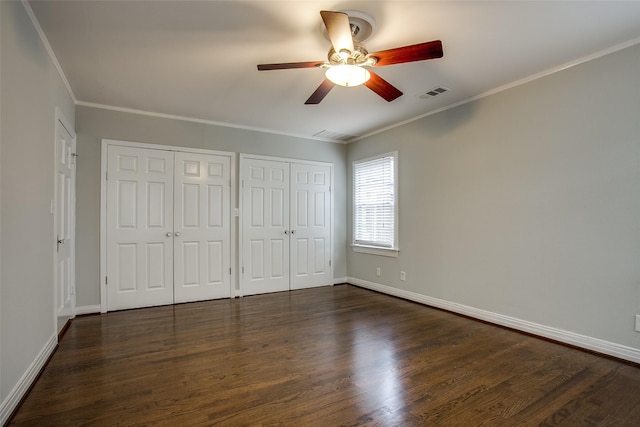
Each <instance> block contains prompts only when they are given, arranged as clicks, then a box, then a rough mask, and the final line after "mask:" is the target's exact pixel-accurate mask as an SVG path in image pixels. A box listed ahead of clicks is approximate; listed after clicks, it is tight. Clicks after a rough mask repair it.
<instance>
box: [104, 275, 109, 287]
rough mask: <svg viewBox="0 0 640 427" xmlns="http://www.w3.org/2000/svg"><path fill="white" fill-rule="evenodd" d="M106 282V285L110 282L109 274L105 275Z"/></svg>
mask: <svg viewBox="0 0 640 427" xmlns="http://www.w3.org/2000/svg"><path fill="white" fill-rule="evenodd" d="M104 284H105V285H108V284H109V276H104Z"/></svg>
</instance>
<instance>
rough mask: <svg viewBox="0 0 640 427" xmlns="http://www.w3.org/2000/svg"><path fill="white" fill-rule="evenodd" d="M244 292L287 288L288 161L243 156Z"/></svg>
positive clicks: (264, 291)
mask: <svg viewBox="0 0 640 427" xmlns="http://www.w3.org/2000/svg"><path fill="white" fill-rule="evenodd" d="M242 181H243V191H242V206H243V207H242V209H243V211H244V212H243V215H242V222H243V224H242V225H243V240H244V244H243V249H242V250H243V254H242V255H243V257H242V259H243V264H244V265H243V269H244V274H243V275H242V291H243V294H244V295H253V294H261V293H266V292H278V291H286V290H288V289H289V234H288V232H289V228H288V226H289V224H288V216H289V164H288V163H286V162H277V161H269V160H259V159H246V160H243V167H242Z"/></svg>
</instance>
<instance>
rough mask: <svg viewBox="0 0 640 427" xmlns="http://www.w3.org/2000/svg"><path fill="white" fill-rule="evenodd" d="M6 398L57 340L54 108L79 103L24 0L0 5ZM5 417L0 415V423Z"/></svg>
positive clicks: (0, 323) (69, 114)
mask: <svg viewBox="0 0 640 427" xmlns="http://www.w3.org/2000/svg"><path fill="white" fill-rule="evenodd" d="M0 8H1V13H0V15H1V25H0V29H1V31H2V35H1V36H0V39H1V43H2V45H1V49H0V51H1V60H0V66H1V68H2V69H1V72H0V75H1V82H0V94H1V97H0V102H1V103H2V107H1V108H0V112H1V114H2V118H1V123H2V128H1V131H0V144H1V145H0V147H1V150H2V156H1V165H0V175H1V177H0V183H1V189H0V204H1V206H2V216H1V219H0V233H1V238H0V242H1V243H0V259H1V262H2V270H1V274H0V360H1V362H2V363H1V364H0V398H1V401H2V402H3V406H4V405H5V403H6V399H7V396H8V395H9V393H10V392H11V390H12V389H13V388H14V387H15V386H16V384H18V381H19V379H20V377H21V376H22V375H23V374H24V373H25V372H26V371H27V370H28V368H29V365H31V363H32V362H34V360H35V359H36V357H37V356H38V354H39V353H40V352H41V351H42V350H43V348H44V347H45V345H46V344H47V342H50V341H51V339H52V337H55V333H56V325H55V321H54V319H55V316H54V283H53V278H54V250H55V245H54V241H55V240H54V224H53V215H51V213H50V203H51V200H53V198H54V184H53V183H54V151H55V146H54V136H55V117H56V116H55V108H56V107H60V109H61V111H62V113H63V114H64V116H65V117H66V119H67V120H68V121H70V123H71V124H73V120H74V115H75V112H74V105H73V101H72V99H71V98H70V96H69V95H68V93H67V91H66V89H65V86H64V84H63V82H62V80H61V79H60V77H59V75H58V73H57V71H56V69H55V66H54V64H53V62H52V61H51V59H50V57H49V55H48V53H47V51H46V50H45V47H44V45H43V44H42V42H41V40H40V38H39V36H38V34H37V32H36V30H35V28H34V26H33V25H32V23H31V21H30V19H29V17H28V15H27V13H26V11H25V9H24V7H23V5H22V3H21V2H6V1H3V2H0ZM0 422H1V420H0Z"/></svg>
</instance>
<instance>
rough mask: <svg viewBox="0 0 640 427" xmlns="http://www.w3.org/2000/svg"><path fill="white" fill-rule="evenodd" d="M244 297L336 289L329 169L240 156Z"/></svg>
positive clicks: (284, 160) (304, 163)
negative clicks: (323, 287)
mask: <svg viewBox="0 0 640 427" xmlns="http://www.w3.org/2000/svg"><path fill="white" fill-rule="evenodd" d="M240 171H241V172H240V179H241V196H240V203H241V209H240V211H241V221H240V223H241V227H240V257H241V258H240V265H241V276H240V277H241V280H240V293H241V295H252V294H260V293H267V292H278V291H286V290H290V289H301V288H310V287H315V286H324V285H332V284H333V273H332V267H331V253H332V250H331V245H332V243H331V237H332V236H331V222H332V218H331V217H332V214H331V212H332V211H331V202H332V200H331V180H332V165H331V164H328V163H320V162H311V161H301V160H293V159H280V158H270V157H263V156H251V155H246V154H245V155H240Z"/></svg>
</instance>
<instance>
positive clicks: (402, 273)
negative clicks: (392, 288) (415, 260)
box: [400, 271, 407, 282]
mask: <svg viewBox="0 0 640 427" xmlns="http://www.w3.org/2000/svg"><path fill="white" fill-rule="evenodd" d="M400 280H402V281H403V282H404V281H405V280H407V273H405V272H404V271H401V272H400Z"/></svg>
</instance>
